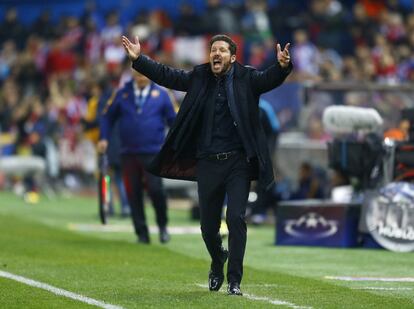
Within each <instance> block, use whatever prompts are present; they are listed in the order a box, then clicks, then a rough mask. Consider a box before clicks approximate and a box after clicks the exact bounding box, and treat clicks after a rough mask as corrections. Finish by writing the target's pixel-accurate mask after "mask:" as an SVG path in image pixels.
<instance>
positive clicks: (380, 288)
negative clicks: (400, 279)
mask: <svg viewBox="0 0 414 309" xmlns="http://www.w3.org/2000/svg"><path fill="white" fill-rule="evenodd" d="M412 289H413V288H384V287H379V286H367V287H361V288H354V290H380V291H411V290H412Z"/></svg>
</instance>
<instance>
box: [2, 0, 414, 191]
mask: <svg viewBox="0 0 414 309" xmlns="http://www.w3.org/2000/svg"><path fill="white" fill-rule="evenodd" d="M272 3H273V5H269V4H268V2H267V1H265V0H245V1H226V2H225V3H221V1H220V0H206V3H205V8H204V10H203V11H202V12H201V13H198V12H196V10H194V8H193V7H192V4H191V1H187V2H179V6H180V9H179V12H180V13H179V16H175V17H174V18H172V17H170V15H169V13H168V11H165V10H163V9H161V8H159V9H155V10H140V11H137V13H136V16H135V18H133V19H131V20H128V21H127V23H125V22H121V20H120V15H119V12H117V11H116V10H113V11H110V12H102V11H100V10H99V9H97V8H96V7H93V6H90V7H87V8H85V11H84V13H83V14H82V15H80V16H62V17H61V18H60V19H59V21H58V22H54V21H52V19H51V17H50V12H48V11H45V12H43V13H42V14H41V15H40V16H38V18H37V20H36V21H35V22H34V23H33V24H31V25H27V24H25V23H24V22H23V21H22V20H20V19H19V15H18V11H17V10H16V8H9V9H8V10H7V11H6V12H5V15H4V18H3V19H2V22H1V23H0V133H1V135H0V151H1V152H0V153H1V156H6V155H11V154H19V155H25V154H32V155H37V156H41V157H44V158H45V159H46V161H47V170H48V176H49V177H50V178H51V179H54V178H58V177H60V176H62V174H64V173H65V172H68V171H69V172H70V173H72V172H74V171H75V172H76V171H81V173H82V175H87V177H86V178H88V177H90V178H93V175H94V173H95V171H96V160H95V158H96V155H95V147H94V146H95V143H96V142H97V140H98V134H99V133H98V120H99V119H98V118H99V113H98V110H99V108H98V106H99V105H100V104H104V103H102V98H108V93H111V92H112V91H113V90H115V89H117V88H118V87H120V85H123V84H124V83H125V82H126V81H128V80H129V79H130V78H131V75H130V74H131V72H130V63H129V61H128V59H127V58H126V54H125V52H124V50H123V47H122V44H121V36H122V35H123V34H126V35H128V36H129V37H134V36H135V35H138V36H139V37H140V40H141V41H142V42H143V50H144V52H145V53H147V54H149V55H151V56H152V57H154V58H156V59H158V60H160V61H161V62H163V63H166V64H170V65H172V66H175V67H180V68H184V69H186V68H191V66H192V65H193V64H195V63H194V61H192V60H191V59H190V58H189V59H188V60H185V59H184V60H181V62H177V61H176V57H173V51H172V46H171V45H172V42H173V41H174V40H175V39H177V38H178V37H185V38H191V39H194V40H197V39H199V38H200V37H202V38H203V37H208V36H209V35H211V34H217V33H227V34H230V35H232V36H235V37H237V38H238V42H239V44H241V46H240V50H241V51H242V53H241V55H240V57H239V61H240V62H242V63H245V64H249V65H252V66H254V67H256V68H258V69H263V68H266V67H267V66H268V65H269V64H271V63H273V62H274V61H275V43H276V42H280V43H281V44H282V45H284V44H285V43H287V42H291V54H292V57H293V63H294V66H295V71H294V74H292V77H291V78H290V81H296V82H300V83H305V82H308V81H312V82H322V81H323V82H331V81H332V82H337V81H344V82H350V81H354V82H361V81H375V82H382V83H410V82H413V81H414V52H413V51H414V11H413V2H412V1H405V0H387V1H385V0H349V1H338V0H309V1H306V0H295V1H293V0H292V1H276V2H275V1H273V2H272ZM187 52H188V51H187ZM189 53H190V54H191V51H189ZM175 96H176V99H177V101H178V102H179V101H180V99H181V98H182V94H180V93H175ZM70 175H71V174H69V176H70ZM60 178H61V177H60ZM70 179H72V178H70V177H69V178H67V181H66V182H67V184H68V185H70V184H71V185H72V186H76V183H74V182H73V181H72V182H71V181H70ZM0 185H1V181H0Z"/></svg>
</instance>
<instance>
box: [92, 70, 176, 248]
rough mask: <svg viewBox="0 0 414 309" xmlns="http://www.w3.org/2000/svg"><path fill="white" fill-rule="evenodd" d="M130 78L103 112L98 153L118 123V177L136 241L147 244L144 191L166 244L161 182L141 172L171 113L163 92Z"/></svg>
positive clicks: (141, 78)
mask: <svg viewBox="0 0 414 309" xmlns="http://www.w3.org/2000/svg"><path fill="white" fill-rule="evenodd" d="M133 75H134V78H133V79H132V80H131V81H130V82H128V83H126V84H125V86H124V87H123V88H121V89H120V90H118V91H117V93H116V94H115V97H113V98H111V99H110V100H109V101H108V104H107V106H106V107H105V109H104V111H103V115H102V117H101V121H100V129H101V132H100V134H101V136H100V141H99V143H98V151H99V152H101V153H105V151H106V149H107V147H108V137H109V136H110V131H111V129H112V127H113V125H114V123H115V121H116V120H118V126H119V133H120V141H121V169H122V176H123V180H124V184H125V189H126V191H127V196H128V201H129V205H130V208H131V215H132V220H133V223H134V228H135V233H136V234H137V236H138V241H139V242H140V243H149V242H150V237H149V232H148V226H147V223H146V220H145V212H144V201H143V194H144V192H143V191H144V187H145V188H146V189H147V191H148V195H149V197H150V199H151V201H152V204H153V206H154V208H155V214H156V220H157V225H158V228H159V232H160V241H161V242H162V243H166V242H168V241H169V235H168V232H167V201H166V196H165V192H164V188H163V184H162V180H161V178H159V177H157V176H154V175H152V174H150V173H148V172H147V171H145V168H147V167H148V165H149V163H150V162H151V161H152V159H153V158H154V156H155V154H157V153H158V152H159V150H160V148H161V145H162V144H163V142H164V138H165V131H166V125H168V126H170V127H171V126H172V123H173V122H174V119H175V111H174V107H173V104H172V102H171V99H170V96H169V94H168V93H167V91H166V90H165V89H163V88H161V87H160V86H158V85H156V84H155V83H152V82H151V81H150V80H149V79H148V78H147V77H145V76H144V75H142V74H140V73H138V72H134V73H133Z"/></svg>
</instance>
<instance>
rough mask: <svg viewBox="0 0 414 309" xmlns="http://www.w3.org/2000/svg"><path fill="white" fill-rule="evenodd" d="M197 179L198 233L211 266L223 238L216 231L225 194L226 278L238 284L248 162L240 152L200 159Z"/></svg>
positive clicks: (216, 260)
mask: <svg viewBox="0 0 414 309" xmlns="http://www.w3.org/2000/svg"><path fill="white" fill-rule="evenodd" d="M197 178H198V195H199V201H200V223H201V233H202V237H203V240H204V242H205V244H206V247H207V250H208V252H209V253H210V256H211V259H212V265H215V264H219V263H220V256H221V254H220V253H221V246H222V241H221V237H220V234H219V230H220V223H221V213H222V209H223V202H224V198H225V196H226V194H227V212H226V223H227V226H228V229H229V240H228V241H229V242H228V248H229V262H228V267H227V281H228V282H238V283H240V282H241V279H242V276H243V258H244V252H245V249H246V234H247V228H246V221H245V212H246V204H247V198H248V195H249V189H250V179H249V163H248V162H247V160H246V157H245V155H244V154H243V153H239V154H236V155H234V156H232V157H230V158H228V159H227V160H222V161H217V160H210V159H200V160H199V161H198V163H197Z"/></svg>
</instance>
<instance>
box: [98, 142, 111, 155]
mask: <svg viewBox="0 0 414 309" xmlns="http://www.w3.org/2000/svg"><path fill="white" fill-rule="evenodd" d="M96 148H97V150H98V153H100V154H104V153H105V152H106V149H108V141H107V140H106V139H101V140H100V141H99V142H98V145H97V146H96Z"/></svg>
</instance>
